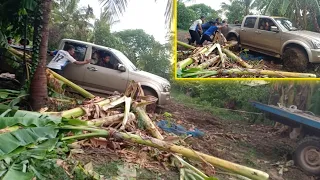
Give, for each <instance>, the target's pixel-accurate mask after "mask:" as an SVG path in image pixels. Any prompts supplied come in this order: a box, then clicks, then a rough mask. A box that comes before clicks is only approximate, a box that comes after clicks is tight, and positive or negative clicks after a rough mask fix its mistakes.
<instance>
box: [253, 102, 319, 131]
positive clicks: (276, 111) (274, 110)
mask: <svg viewBox="0 0 320 180" xmlns="http://www.w3.org/2000/svg"><path fill="white" fill-rule="evenodd" d="M251 103H252V105H253V106H254V107H256V108H258V109H260V110H262V111H264V112H266V113H269V114H271V115H275V116H273V117H275V118H274V119H272V120H274V121H278V122H280V123H283V124H287V125H289V126H294V125H305V126H309V127H311V128H316V129H318V130H320V117H318V116H313V115H311V114H307V113H305V112H302V111H300V112H292V111H290V110H289V109H288V108H280V107H278V106H274V105H266V104H262V103H259V102H251ZM290 121H291V122H290Z"/></svg>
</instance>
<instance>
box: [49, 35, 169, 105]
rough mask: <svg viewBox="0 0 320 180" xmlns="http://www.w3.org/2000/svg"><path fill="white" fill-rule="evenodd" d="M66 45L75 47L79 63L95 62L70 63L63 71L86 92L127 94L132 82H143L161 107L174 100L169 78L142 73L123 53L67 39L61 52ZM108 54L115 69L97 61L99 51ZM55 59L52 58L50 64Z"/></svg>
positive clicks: (62, 45)
mask: <svg viewBox="0 0 320 180" xmlns="http://www.w3.org/2000/svg"><path fill="white" fill-rule="evenodd" d="M65 44H70V45H73V46H74V47H75V59H76V60H78V61H84V60H85V59H91V63H89V64H85V65H80V66H79V65H75V64H72V63H69V64H68V65H67V66H66V67H65V69H64V70H63V71H64V72H63V76H64V77H66V78H67V79H69V80H71V81H72V82H74V83H76V84H78V85H80V86H81V87H83V88H84V89H86V90H88V91H91V92H93V93H96V94H111V93H113V92H114V91H118V92H124V91H125V89H126V88H127V86H128V85H129V82H130V81H131V80H134V81H136V82H140V84H141V86H142V88H143V90H144V92H145V94H147V95H153V96H155V97H157V98H158V102H157V104H158V105H164V104H166V103H167V101H168V100H169V99H170V83H169V81H168V80H166V79H165V78H162V77H160V76H157V75H154V74H151V73H148V72H145V71H142V70H139V69H138V68H137V67H136V66H135V65H134V64H133V63H132V62H131V61H130V60H129V59H128V58H127V57H126V56H125V55H124V54H123V53H122V52H120V51H118V50H116V49H112V48H108V47H104V46H99V45H96V44H92V43H88V42H84V41H78V40H73V39H63V40H62V41H61V43H60V46H59V49H63V47H64V46H65ZM97 50H98V51H104V52H108V53H109V54H111V57H110V61H111V62H112V63H113V64H115V65H116V68H115V69H110V68H106V67H102V66H99V65H98V64H97V62H98V60H97V59H96V60H95V59H94V56H93V54H94V52H95V51H97ZM51 59H52V57H51V58H49V59H48V62H50V60H51Z"/></svg>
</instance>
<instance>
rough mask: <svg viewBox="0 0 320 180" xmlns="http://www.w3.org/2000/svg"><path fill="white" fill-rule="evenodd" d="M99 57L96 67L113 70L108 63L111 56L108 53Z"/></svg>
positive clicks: (112, 66) (111, 65)
mask: <svg viewBox="0 0 320 180" xmlns="http://www.w3.org/2000/svg"><path fill="white" fill-rule="evenodd" d="M100 57H101V59H100V61H99V63H98V66H102V67H105V68H110V69H114V65H113V64H112V63H111V62H110V57H111V55H110V54H109V53H107V52H104V53H101V55H100Z"/></svg>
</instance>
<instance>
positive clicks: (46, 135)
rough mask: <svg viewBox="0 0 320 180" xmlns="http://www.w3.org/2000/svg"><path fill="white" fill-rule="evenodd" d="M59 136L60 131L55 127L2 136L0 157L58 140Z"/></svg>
mask: <svg viewBox="0 0 320 180" xmlns="http://www.w3.org/2000/svg"><path fill="white" fill-rule="evenodd" d="M57 134H58V130H57V129H56V128H55V127H35V128H26V129H19V130H16V131H13V132H7V133H4V134H0V142H1V144H0V156H4V155H7V154H9V153H11V152H13V151H14V150H16V149H17V148H19V147H25V146H28V145H31V144H35V143H36V142H39V141H43V140H47V139H52V138H56V137H57Z"/></svg>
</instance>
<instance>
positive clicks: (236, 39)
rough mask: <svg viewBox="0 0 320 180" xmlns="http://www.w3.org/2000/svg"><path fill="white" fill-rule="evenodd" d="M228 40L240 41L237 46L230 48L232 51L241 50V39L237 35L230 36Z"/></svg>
mask: <svg viewBox="0 0 320 180" xmlns="http://www.w3.org/2000/svg"><path fill="white" fill-rule="evenodd" d="M228 41H236V42H238V44H236V45H235V46H233V47H231V48H230V50H231V51H239V50H240V47H239V41H238V38H237V37H236V36H231V37H229V38H228Z"/></svg>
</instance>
